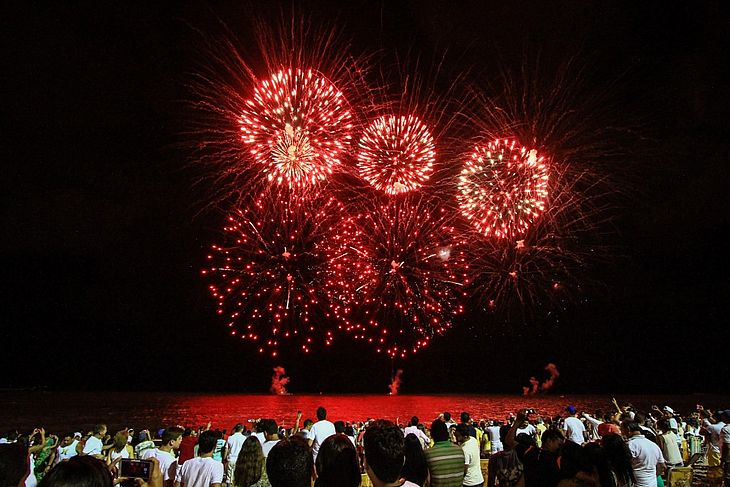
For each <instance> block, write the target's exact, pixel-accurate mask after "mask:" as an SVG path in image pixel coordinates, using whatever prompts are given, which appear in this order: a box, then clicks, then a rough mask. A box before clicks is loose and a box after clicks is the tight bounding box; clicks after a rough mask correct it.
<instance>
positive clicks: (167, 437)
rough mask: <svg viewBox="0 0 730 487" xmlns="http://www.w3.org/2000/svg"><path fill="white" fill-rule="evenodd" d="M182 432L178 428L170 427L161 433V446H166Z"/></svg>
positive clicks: (182, 430) (182, 431)
mask: <svg viewBox="0 0 730 487" xmlns="http://www.w3.org/2000/svg"><path fill="white" fill-rule="evenodd" d="M184 432H185V430H184V429H182V428H180V427H179V426H170V427H169V428H167V429H166V430H165V432H164V433H162V446H166V445H167V444H168V443H170V442H173V441H175V440H177V439H178V438H180V437H181V436H182V434H183V433H184Z"/></svg>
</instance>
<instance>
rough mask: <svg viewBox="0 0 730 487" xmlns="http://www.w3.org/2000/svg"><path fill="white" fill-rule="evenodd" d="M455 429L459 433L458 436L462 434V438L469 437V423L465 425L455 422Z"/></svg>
mask: <svg viewBox="0 0 730 487" xmlns="http://www.w3.org/2000/svg"><path fill="white" fill-rule="evenodd" d="M455 430H456V432H457V433H459V435H460V436H463V437H464V438H469V425H467V424H466V423H459V424H457V425H456V427H455Z"/></svg>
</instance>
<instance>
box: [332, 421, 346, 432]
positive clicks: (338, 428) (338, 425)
mask: <svg viewBox="0 0 730 487" xmlns="http://www.w3.org/2000/svg"><path fill="white" fill-rule="evenodd" d="M334 424H335V433H344V432H345V422H344V421H335V423H334Z"/></svg>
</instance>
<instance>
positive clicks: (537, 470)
mask: <svg viewBox="0 0 730 487" xmlns="http://www.w3.org/2000/svg"><path fill="white" fill-rule="evenodd" d="M564 442H565V436H563V433H562V432H561V431H560V430H557V429H552V428H551V429H548V430H545V432H544V433H543V434H542V442H541V446H540V447H539V448H534V447H529V448H528V449H527V451H525V452H524V454H522V455H521V458H520V459H521V460H522V464H523V465H524V468H525V473H524V475H525V487H552V486H555V485H557V484H558V482H559V481H560V463H559V461H558V459H559V458H560V448H561V447H562V446H563V443H564Z"/></svg>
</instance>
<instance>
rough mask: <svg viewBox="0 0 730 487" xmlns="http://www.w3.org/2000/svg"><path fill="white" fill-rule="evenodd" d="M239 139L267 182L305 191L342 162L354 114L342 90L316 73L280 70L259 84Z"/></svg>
mask: <svg viewBox="0 0 730 487" xmlns="http://www.w3.org/2000/svg"><path fill="white" fill-rule="evenodd" d="M239 123H240V126H241V140H242V141H243V142H244V144H246V145H247V146H249V147H250V153H251V155H252V156H253V158H254V160H255V161H256V162H257V163H258V164H259V165H260V167H261V169H262V170H263V172H264V173H265V174H266V176H267V178H268V180H269V181H275V182H276V183H278V184H282V183H283V184H287V185H289V186H290V187H304V186H308V185H311V184H315V183H317V182H319V181H322V180H324V179H326V178H327V176H329V175H330V174H331V173H332V171H333V169H334V168H335V167H336V166H337V165H339V164H340V157H341V154H342V152H343V150H344V147H345V145H346V144H347V143H349V141H350V138H351V135H350V130H351V129H352V115H351V113H350V109H349V108H348V106H347V102H346V100H345V99H344V96H343V95H342V92H340V91H339V90H338V89H337V88H336V87H335V86H334V85H333V84H332V83H331V82H330V81H329V80H328V79H327V78H326V77H325V76H324V75H322V74H321V73H318V72H316V71H314V70H312V69H307V70H302V69H298V68H294V69H292V68H289V69H283V68H282V69H281V70H280V71H279V72H278V73H276V74H274V75H273V76H272V77H271V78H270V79H268V80H265V81H263V82H261V83H260V84H259V85H258V86H257V87H256V89H255V91H254V93H253V96H252V97H251V99H249V100H247V101H246V103H245V105H244V107H243V110H242V113H241V116H240V120H239Z"/></svg>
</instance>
